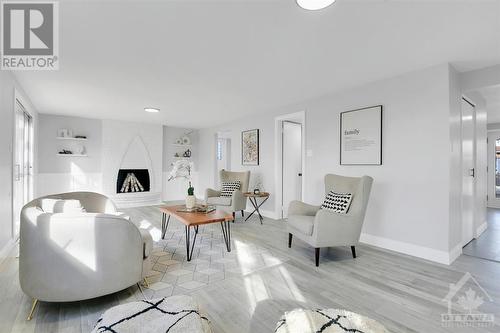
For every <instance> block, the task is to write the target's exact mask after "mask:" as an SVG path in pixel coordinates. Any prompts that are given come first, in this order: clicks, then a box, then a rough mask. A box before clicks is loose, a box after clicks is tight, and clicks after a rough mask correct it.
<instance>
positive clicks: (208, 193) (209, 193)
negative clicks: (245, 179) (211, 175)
mask: <svg viewBox="0 0 500 333" xmlns="http://www.w3.org/2000/svg"><path fill="white" fill-rule="evenodd" d="M220 194H221V191H217V190H214V189H211V188H207V189H206V190H205V201H206V200H207V199H208V198H213V197H220Z"/></svg>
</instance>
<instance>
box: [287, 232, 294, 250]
mask: <svg viewBox="0 0 500 333" xmlns="http://www.w3.org/2000/svg"><path fill="white" fill-rule="evenodd" d="M292 238H293V235H292V234H291V233H288V248H291V247H292Z"/></svg>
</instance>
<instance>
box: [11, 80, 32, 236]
mask: <svg viewBox="0 0 500 333" xmlns="http://www.w3.org/2000/svg"><path fill="white" fill-rule="evenodd" d="M17 104H19V105H20V106H21V108H22V111H23V112H24V113H26V114H27V115H28V116H29V117H30V119H31V127H30V133H29V136H30V140H31V144H30V147H29V149H30V151H29V156H30V168H29V170H28V173H29V174H30V175H31V176H30V177H29V179H30V182H31V184H30V192H31V193H29V196H28V202H29V201H30V200H32V199H33V198H34V196H35V192H36V179H35V176H36V173H35V150H36V142H35V138H36V134H35V133H36V132H35V131H36V118H35V115H34V113H33V112H32V111H31V109H30V104H29V103H28V102H27V101H26V99H25V98H24V96H23V95H22V94H21V93H20V92H19V91H18V90H17V89H14V98H13V104H12V106H13V107H12V116H13V117H12V118H13V119H12V128H13V131H12V148H11V149H12V151H11V153H12V163H11V188H12V196H11V202H10V209H11V216H12V221H11V237H12V239H14V240H17V239H18V238H19V234H16V230H15V223H16V220H15V216H14V215H15V207H14V200H15V193H14V189H15V185H16V184H15V182H16V174H15V170H14V169H15V162H16V136H17V118H16V117H17V115H16V112H17V110H16V109H17Z"/></svg>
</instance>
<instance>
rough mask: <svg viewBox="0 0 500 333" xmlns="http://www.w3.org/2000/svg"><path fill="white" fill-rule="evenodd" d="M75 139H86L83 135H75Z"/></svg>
mask: <svg viewBox="0 0 500 333" xmlns="http://www.w3.org/2000/svg"><path fill="white" fill-rule="evenodd" d="M75 139H87V137H86V136H85V135H75Z"/></svg>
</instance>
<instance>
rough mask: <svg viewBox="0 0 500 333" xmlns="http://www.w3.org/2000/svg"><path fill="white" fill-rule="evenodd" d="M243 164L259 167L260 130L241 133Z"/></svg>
mask: <svg viewBox="0 0 500 333" xmlns="http://www.w3.org/2000/svg"><path fill="white" fill-rule="evenodd" d="M241 164H242V165H259V130H258V129H253V130H248V131H243V132H241Z"/></svg>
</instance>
